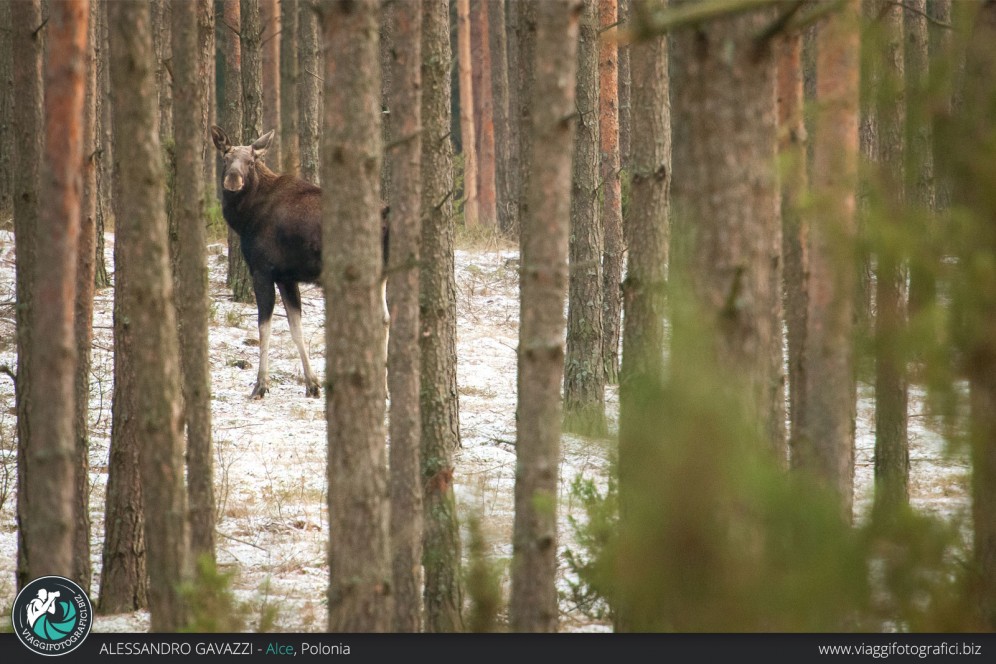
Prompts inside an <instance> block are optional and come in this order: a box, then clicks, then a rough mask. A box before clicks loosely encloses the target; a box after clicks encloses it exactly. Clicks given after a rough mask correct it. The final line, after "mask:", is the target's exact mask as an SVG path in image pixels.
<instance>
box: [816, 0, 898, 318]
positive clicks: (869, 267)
mask: <svg viewBox="0 0 996 664" xmlns="http://www.w3.org/2000/svg"><path fill="white" fill-rule="evenodd" d="M881 1H882V0H861V24H862V25H868V26H873V29H871V30H869V31H867V32H866V38H865V40H864V43H863V45H862V48H863V49H864V51H865V54H864V57H862V58H861V63H860V67H861V70H860V73H861V86H860V96H859V103H860V106H859V109H860V114H861V115H860V120H859V121H860V124H859V147H860V150H861V152H860V155H861V160H862V161H863V162H864V163H867V164H878V143H879V131H878V102H877V95H878V94H879V86H880V81H881V74H882V71H881V70H882V62H881V59H880V58H879V57H877V55H875V54H874V51H875V49H877V48H879V46H878V38H879V32H880V28H879V27H878V26H879V25H880V21H879V13H880V11H881ZM814 29H815V28H814ZM812 50H813V51H815V47H814V48H813V49H812ZM814 70H815V67H814ZM812 78H813V79H814V80H815V71H814V75H813V77H812ZM806 100H807V102H812V101H815V94H814V95H812V96H810V95H808V94H807V98H806ZM810 106H812V104H810ZM809 115H813V113H810V114H809ZM810 151H812V142H810ZM873 184H874V183H872V182H871V181H870V180H869V179H868V178H861V179H860V180H859V181H858V190H857V211H858V215H857V221H858V236H859V237H865V236H866V235H867V233H868V230H867V226H868V223H869V217H870V216H871V204H872V195H873V189H874V187H873ZM858 260H859V261H860V263H859V266H860V267H859V271H858V280H857V283H856V288H857V299H856V301H855V312H854V313H855V319H856V321H857V325H858V330H859V334H863V335H866V336H869V337H870V336H871V334H872V332H871V329H872V325H873V319H872V311H873V309H874V306H873V304H874V300H875V275H874V267H873V261H872V257H871V254H870V252H868V251H862V252H861V253H860V255H859V257H858Z"/></svg>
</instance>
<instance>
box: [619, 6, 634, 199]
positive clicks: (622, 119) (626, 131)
mask: <svg viewBox="0 0 996 664" xmlns="http://www.w3.org/2000/svg"><path fill="white" fill-rule="evenodd" d="M618 3H619V19H618V20H619V27H620V28H621V29H626V28H629V27H630V12H631V10H632V7H631V6H630V5H631V4H632V0H618ZM630 79H631V74H630V45H629V44H621V45H620V46H619V164H620V167H621V168H622V169H623V170H629V168H630V163H629V161H630V160H629V158H630V136H631V135H632V131H631V126H630V124H631V120H630V113H631V110H632V101H631V99H630V97H631V85H630V83H631V81H630ZM623 213H624V214H625V210H623Z"/></svg>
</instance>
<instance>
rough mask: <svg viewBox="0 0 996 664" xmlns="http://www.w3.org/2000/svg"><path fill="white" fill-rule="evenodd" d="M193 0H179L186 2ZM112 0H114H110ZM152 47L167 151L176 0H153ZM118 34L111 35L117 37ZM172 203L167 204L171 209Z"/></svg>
mask: <svg viewBox="0 0 996 664" xmlns="http://www.w3.org/2000/svg"><path fill="white" fill-rule="evenodd" d="M184 1H189V0H178V2H184ZM110 2H111V3H113V2H114V0H110ZM150 10H151V11H152V48H153V49H154V50H155V54H156V65H155V67H156V94H157V99H158V100H159V145H160V147H162V149H163V150H164V156H165V153H166V152H168V151H169V150H170V146H171V144H172V141H173V71H172V70H173V64H172V62H173V46H172V41H171V39H170V33H171V32H172V18H171V17H172V16H173V0H152V1H151V3H150ZM114 38H115V35H111V39H114ZM168 209H169V206H168V205H167V210H168Z"/></svg>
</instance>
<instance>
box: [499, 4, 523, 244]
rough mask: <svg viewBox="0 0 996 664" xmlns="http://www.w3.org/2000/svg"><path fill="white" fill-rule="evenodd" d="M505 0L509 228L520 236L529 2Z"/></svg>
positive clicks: (507, 232)
mask: <svg viewBox="0 0 996 664" xmlns="http://www.w3.org/2000/svg"><path fill="white" fill-rule="evenodd" d="M493 1H495V2H502V4H503V5H505V8H506V10H507V16H506V19H505V40H506V41H507V42H508V43H507V45H506V46H507V59H508V68H507V71H508V132H509V145H508V173H507V175H506V180H507V183H508V184H507V188H508V191H509V192H510V194H509V195H510V197H511V198H510V199H509V210H510V211H509V223H510V224H511V225H510V226H509V228H508V230H507V231H506V234H507V235H508V237H509V238H513V239H518V237H519V215H520V213H521V211H522V206H523V202H522V168H523V166H522V149H523V142H522V141H523V138H522V114H523V113H524V112H525V109H524V108H523V103H522V94H521V88H522V80H523V76H524V75H525V71H524V69H523V67H522V66H521V65H520V64H519V62H520V60H521V59H522V48H523V43H522V40H521V39H520V37H519V35H520V34H521V31H522V30H523V29H524V18H523V8H524V6H525V4H524V3H523V2H521V0H508V2H507V4H506V2H505V0H493Z"/></svg>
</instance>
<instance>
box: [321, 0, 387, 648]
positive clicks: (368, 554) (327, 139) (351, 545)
mask: <svg viewBox="0 0 996 664" xmlns="http://www.w3.org/2000/svg"><path fill="white" fill-rule="evenodd" d="M323 11H324V14H323V16H322V27H323V33H324V37H325V45H326V47H327V49H328V50H327V54H326V56H325V58H326V61H325V98H326V100H327V103H326V104H325V136H324V145H323V149H322V152H323V153H324V155H326V158H325V160H324V162H323V163H324V173H323V175H322V181H323V182H324V183H325V187H324V189H323V205H324V210H325V216H326V219H327V222H328V227H327V228H326V232H325V233H324V235H323V238H324V239H323V254H322V257H323V262H324V269H323V281H324V286H325V299H326V301H327V302H328V303H329V305H330V306H328V307H326V320H325V330H326V332H325V337H326V339H325V343H326V347H328V348H339V349H341V350H342V352H338V353H328V354H327V356H326V360H325V363H326V370H325V372H326V376H328V382H329V385H330V386H332V387H331V388H330V389H329V390H327V393H326V394H327V396H326V410H327V418H328V438H329V464H328V484H329V497H328V501H329V515H330V522H329V525H330V532H332V533H334V536H333V537H332V538H331V543H330V545H329V568H330V576H329V591H328V601H329V622H328V627H329V630H330V631H361V632H381V631H387V630H389V629H390V627H391V610H390V599H391V596H390V592H391V590H390V589H391V581H390V579H391V562H390V553H389V544H388V496H387V492H388V487H387V467H386V459H385V454H384V440H385V433H386V432H385V430H384V414H385V403H384V400H385V393H384V348H385V344H386V339H385V337H384V334H385V333H386V329H385V327H384V321H383V312H382V304H381V301H380V298H381V288H380V287H381V276H382V271H383V268H382V260H383V250H382V245H381V200H380V160H381V129H380V66H379V56H378V53H379V51H378V30H377V26H378V25H379V14H380V7H379V2H377V0H362V1H359V2H356V3H355V4H353V5H345V4H334V5H329V6H327V7H325V8H323ZM332 303H335V305H334V307H333V306H331V305H332Z"/></svg>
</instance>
